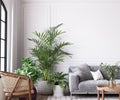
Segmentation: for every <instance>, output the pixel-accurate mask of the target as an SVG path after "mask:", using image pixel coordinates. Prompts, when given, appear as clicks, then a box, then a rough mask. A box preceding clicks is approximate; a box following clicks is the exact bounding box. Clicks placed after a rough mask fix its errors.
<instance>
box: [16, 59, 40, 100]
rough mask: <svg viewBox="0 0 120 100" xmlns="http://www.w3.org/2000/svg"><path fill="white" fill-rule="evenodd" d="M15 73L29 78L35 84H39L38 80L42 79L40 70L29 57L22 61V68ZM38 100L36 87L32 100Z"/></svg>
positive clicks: (21, 99)
mask: <svg viewBox="0 0 120 100" xmlns="http://www.w3.org/2000/svg"><path fill="white" fill-rule="evenodd" d="M15 73H16V74H20V75H25V76H27V77H29V78H30V79H31V80H32V81H33V83H34V84H35V83H36V82H37V80H38V79H39V77H40V74H39V73H40V72H39V69H38V68H37V67H35V64H34V63H33V60H32V59H31V58H29V57H25V58H23V59H22V67H20V68H19V69H17V70H16V71H15ZM36 98H37V90H36V88H35V86H34V94H32V100H36ZM19 100H26V99H25V98H20V99H19Z"/></svg>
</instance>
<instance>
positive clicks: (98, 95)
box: [97, 90, 100, 100]
mask: <svg viewBox="0 0 120 100" xmlns="http://www.w3.org/2000/svg"><path fill="white" fill-rule="evenodd" d="M97 97H98V100H100V90H97Z"/></svg>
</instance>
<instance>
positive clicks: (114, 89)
mask: <svg viewBox="0 0 120 100" xmlns="http://www.w3.org/2000/svg"><path fill="white" fill-rule="evenodd" d="M100 92H102V100H104V92H118V94H119V100H120V85H116V86H113V87H109V86H108V85H98V86H97V96H98V100H100Z"/></svg>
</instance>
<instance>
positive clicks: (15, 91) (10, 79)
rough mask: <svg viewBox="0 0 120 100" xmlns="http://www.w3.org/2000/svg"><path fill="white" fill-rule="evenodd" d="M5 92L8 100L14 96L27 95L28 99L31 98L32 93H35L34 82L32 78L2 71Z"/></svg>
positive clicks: (0, 73)
mask: <svg viewBox="0 0 120 100" xmlns="http://www.w3.org/2000/svg"><path fill="white" fill-rule="evenodd" d="M0 75H1V78H2V83H3V87H4V90H3V91H4V93H5V96H6V100H11V98H12V97H13V96H18V97H22V96H25V97H26V99H27V100H31V94H32V93H34V90H33V83H32V81H31V80H30V78H28V77H26V76H23V75H17V74H15V73H10V72H2V71H0Z"/></svg>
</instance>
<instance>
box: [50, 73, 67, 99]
mask: <svg viewBox="0 0 120 100" xmlns="http://www.w3.org/2000/svg"><path fill="white" fill-rule="evenodd" d="M66 75H67V74H64V73H63V72H54V73H53V74H52V75H51V80H50V84H51V86H52V88H53V93H54V96H56V97H59V96H63V95H64V88H66V87H67V86H68V82H67V79H66V78H65V76H66Z"/></svg>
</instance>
